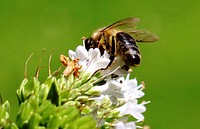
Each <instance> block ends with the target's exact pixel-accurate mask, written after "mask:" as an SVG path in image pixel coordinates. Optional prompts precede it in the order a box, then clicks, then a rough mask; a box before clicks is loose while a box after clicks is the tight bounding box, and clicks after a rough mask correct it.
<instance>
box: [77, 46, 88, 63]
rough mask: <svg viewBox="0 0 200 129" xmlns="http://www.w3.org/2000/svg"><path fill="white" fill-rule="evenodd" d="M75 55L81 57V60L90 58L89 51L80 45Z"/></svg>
mask: <svg viewBox="0 0 200 129" xmlns="http://www.w3.org/2000/svg"><path fill="white" fill-rule="evenodd" d="M75 56H76V58H77V57H80V61H83V60H85V59H88V52H87V50H86V49H85V48H84V47H83V46H81V45H79V46H78V47H77V48H76V52H75Z"/></svg>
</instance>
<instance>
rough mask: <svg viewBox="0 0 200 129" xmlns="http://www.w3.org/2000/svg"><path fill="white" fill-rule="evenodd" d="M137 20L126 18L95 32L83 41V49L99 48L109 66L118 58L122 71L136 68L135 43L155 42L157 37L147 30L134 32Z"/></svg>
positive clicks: (136, 54)
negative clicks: (122, 64)
mask: <svg viewBox="0 0 200 129" xmlns="http://www.w3.org/2000/svg"><path fill="white" fill-rule="evenodd" d="M139 21H140V20H139V18H126V19H123V20H120V21H117V22H115V23H113V24H111V25H109V26H107V27H104V28H102V29H99V30H97V31H96V32H94V33H93V34H92V36H91V37H90V38H87V39H85V48H86V49H87V50H89V49H90V48H99V49H100V52H101V54H103V52H104V50H106V51H107V52H108V54H109V55H110V60H111V62H110V64H109V65H111V64H112V62H113V61H114V59H115V57H117V56H119V57H120V58H121V59H122V60H123V62H124V64H125V65H124V66H123V67H124V69H126V70H128V69H129V66H138V65H139V64H140V60H141V54H140V50H139V48H138V45H137V44H136V43H137V42H155V41H157V40H158V37H157V36H155V35H154V34H152V33H150V32H149V31H147V30H136V27H137V24H138V23H139Z"/></svg>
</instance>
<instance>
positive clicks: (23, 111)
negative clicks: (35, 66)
mask: <svg viewBox="0 0 200 129" xmlns="http://www.w3.org/2000/svg"><path fill="white" fill-rule="evenodd" d="M73 81H74V79H72V76H70V77H69V79H68V80H66V79H65V78H64V77H61V78H59V79H56V78H55V77H49V78H47V80H45V81H44V83H42V84H41V83H40V82H39V80H38V78H36V77H34V78H33V79H31V80H28V79H27V78H25V79H24V80H23V81H22V83H21V86H20V88H19V89H18V90H17V97H18V101H19V109H18V114H17V117H16V123H15V122H11V121H9V120H8V118H9V110H10V105H9V103H8V101H6V102H4V103H2V104H1V105H0V120H1V121H0V128H5V129H18V128H19V129H27V128H28V129H45V128H48V129H58V128H59V129H86V128H88V129H89V128H90V129H94V128H95V126H96V123H95V121H94V119H93V118H92V117H91V116H90V115H88V114H86V113H85V115H84V116H82V115H81V113H80V110H78V106H80V102H79V101H83V100H86V99H87V98H88V97H87V96H82V97H81V96H80V97H78V96H79V95H81V90H79V89H78V87H80V86H81V84H82V82H81V81H80V80H79V81H76V83H74V84H73V88H74V89H71V90H69V89H70V87H72V86H71V85H66V82H69V83H70V84H72V82H73ZM64 87H65V88H64ZM67 89H68V90H67ZM81 89H84V88H83V87H82V88H81ZM86 90H87V89H86ZM72 100H73V101H72ZM72 102H74V103H72Z"/></svg>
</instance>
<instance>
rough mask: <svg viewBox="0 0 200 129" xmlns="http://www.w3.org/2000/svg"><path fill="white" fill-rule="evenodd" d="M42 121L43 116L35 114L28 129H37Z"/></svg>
mask: <svg viewBox="0 0 200 129" xmlns="http://www.w3.org/2000/svg"><path fill="white" fill-rule="evenodd" d="M40 120H41V116H40V115H39V114H38V113H34V114H33V115H32V116H31V118H30V121H29V122H28V129H35V128H36V127H37V126H38V125H39V123H40Z"/></svg>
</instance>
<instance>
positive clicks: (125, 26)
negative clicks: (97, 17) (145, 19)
mask: <svg viewBox="0 0 200 129" xmlns="http://www.w3.org/2000/svg"><path fill="white" fill-rule="evenodd" d="M139 21H140V19H139V18H134V17H132V18H126V19H123V20H120V21H117V22H115V23H113V24H111V25H109V26H107V27H106V28H104V29H102V30H101V31H108V30H111V29H114V28H118V29H120V30H122V31H128V30H129V31H130V30H134V29H136V27H137V24H138V23H139Z"/></svg>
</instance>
